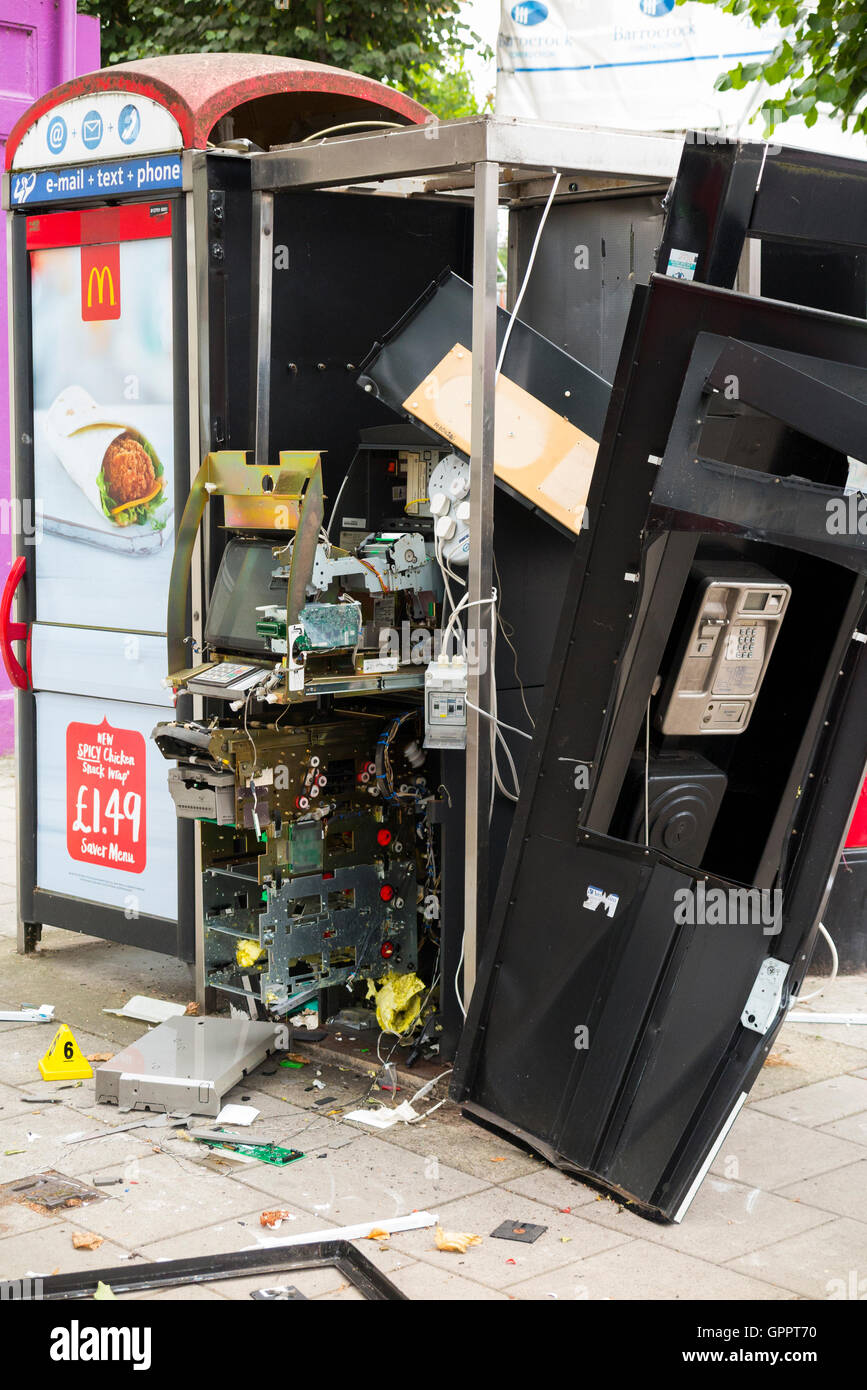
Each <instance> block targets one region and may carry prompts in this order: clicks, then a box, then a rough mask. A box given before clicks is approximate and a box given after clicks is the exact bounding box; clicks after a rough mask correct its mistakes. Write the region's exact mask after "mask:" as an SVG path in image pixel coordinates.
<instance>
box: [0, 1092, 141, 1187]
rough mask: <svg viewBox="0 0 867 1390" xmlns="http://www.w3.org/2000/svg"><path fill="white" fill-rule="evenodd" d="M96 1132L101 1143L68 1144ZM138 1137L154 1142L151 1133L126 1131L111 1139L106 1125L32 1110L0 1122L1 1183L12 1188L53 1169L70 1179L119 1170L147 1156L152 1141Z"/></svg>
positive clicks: (54, 1109)
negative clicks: (21, 1180)
mask: <svg viewBox="0 0 867 1390" xmlns="http://www.w3.org/2000/svg"><path fill="white" fill-rule="evenodd" d="M100 1129H102V1130H103V1131H104V1135H105V1137H102V1138H99V1139H93V1140H85V1141H82V1142H81V1143H73V1142H70V1138H71V1136H72V1135H73V1134H79V1133H90V1132H95V1131H97V1130H100ZM143 1134H147V1135H149V1136H153V1134H154V1131H153V1130H143V1131H138V1130H131V1131H128V1132H126V1133H121V1134H117V1135H112V1133H111V1127H110V1126H109V1125H101V1124H100V1123H99V1121H98V1120H95V1119H93V1118H91V1117H89V1116H83V1115H82V1114H80V1113H79V1112H78V1111H75V1110H67V1108H66V1107H65V1106H61V1105H51V1106H47V1107H46V1108H45V1109H44V1110H39V1108H38V1107H37V1106H33V1107H30V1109H29V1110H28V1111H26V1112H25V1113H23V1114H18V1115H11V1116H10V1117H9V1118H8V1119H3V1118H2V1116H0V1154H2V1163H0V1173H2V1175H3V1177H2V1180H3V1181H4V1182H12V1181H13V1180H14V1179H15V1178H23V1177H26V1176H27V1175H28V1174H29V1173H38V1172H41V1171H42V1170H43V1169H45V1168H56V1169H58V1171H59V1172H61V1173H65V1174H67V1175H68V1176H69V1177H79V1176H86V1175H87V1174H89V1173H90V1172H91V1171H92V1172H98V1171H100V1170H101V1169H102V1168H105V1167H107V1166H109V1165H116V1166H117V1167H118V1169H119V1170H122V1169H123V1168H124V1167H125V1166H126V1165H127V1164H129V1163H130V1162H131V1161H132V1160H133V1159H135V1158H138V1157H142V1156H144V1155H146V1154H149V1153H150V1152H151V1151H152V1145H153V1143H154V1142H155V1140H153V1139H152V1138H151V1139H150V1142H148V1140H146V1139H143V1138H142V1135H143Z"/></svg>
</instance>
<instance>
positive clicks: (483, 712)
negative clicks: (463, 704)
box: [467, 700, 533, 739]
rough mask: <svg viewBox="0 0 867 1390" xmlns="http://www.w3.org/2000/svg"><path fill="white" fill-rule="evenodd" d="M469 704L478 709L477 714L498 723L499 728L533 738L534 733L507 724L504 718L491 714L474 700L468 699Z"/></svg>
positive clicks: (471, 707)
mask: <svg viewBox="0 0 867 1390" xmlns="http://www.w3.org/2000/svg"><path fill="white" fill-rule="evenodd" d="M467 704H468V705H469V707H470V709H474V710H475V711H476V714H480V715H481V716H482V718H483V719H490V720H492V721H493V723H494V724H496V725H497V728H499V729H508V730H509V733H510V734H520V735H521V738H530V739H531V738H532V737H533V735H532V734H528V733H527V732H526V731H525V730H524V729H516V728H515V726H514V724H507V723H506V721H505V720H504V719H498V718H497V717H496V715H493V714H489V713H488V711H487V710H486V709H479V706H478V705H474V704H473V702H472V700H467Z"/></svg>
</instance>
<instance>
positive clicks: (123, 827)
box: [66, 719, 147, 874]
mask: <svg viewBox="0 0 867 1390" xmlns="http://www.w3.org/2000/svg"><path fill="white" fill-rule="evenodd" d="M145 760H146V745H145V741H144V738H143V737H142V735H141V734H140V733H139V732H138V731H137V730H136V729H114V728H112V726H111V725H110V724H109V722H108V720H107V719H103V721H102V723H101V724H69V725H68V727H67V730H66V848H67V850H68V851H69V855H70V858H72V859H77V860H79V861H80V862H82V863H85V864H96V865H99V866H101V867H103V868H112V869H123V870H125V871H126V872H127V873H130V874H140V873H141V872H142V870H143V869H144V868H145V865H146V863H147V825H146V809H147V808H146V802H147V790H146V771H145Z"/></svg>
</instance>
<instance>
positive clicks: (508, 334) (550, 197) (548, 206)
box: [494, 174, 560, 382]
mask: <svg viewBox="0 0 867 1390" xmlns="http://www.w3.org/2000/svg"><path fill="white" fill-rule="evenodd" d="M559 186H560V175H559V174H555V176H554V182H553V184H552V185H551V192H550V193H549V194H548V201H547V203H546V204H545V211H544V212H543V213H542V216H541V218H540V220H539V226H538V228H537V229H536V236H535V239H534V241H533V249H532V250H531V252H530V259H529V260H528V262H527V269H526V270H525V271H524V279H523V283H522V284H521V288H520V290H519V291H518V298H517V299H516V300H515V305H514V308H513V309H512V313H511V317H510V318H509V322H508V324H507V325H506V331H505V333H504V334H503V343H502V347H501V348H500V355H499V357H498V358H497V366H496V370H495V372H494V381H495V382H496V380H497V378H498V377H499V375H500V370H501V368H502V365H503V358H504V357H505V355H506V348H507V347H508V346H509V339H510V338H511V336H512V328H513V327H514V323H515V319H516V318H517V317H518V310H519V309H520V307H521V300H522V299H523V298H524V291H525V290H526V288H527V285H528V283H529V280H530V272H531V271H532V269H533V262H534V261H535V259H536V252H537V251H538V249H539V242H540V241H541V240H542V233H543V231H544V230H545V223H546V222H547V221H548V213H549V212H550V211H551V204H552V203H553V201H554V195H555V194H556V192H557V189H558V188H559Z"/></svg>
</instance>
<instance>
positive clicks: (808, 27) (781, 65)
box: [679, 0, 867, 132]
mask: <svg viewBox="0 0 867 1390" xmlns="http://www.w3.org/2000/svg"><path fill="white" fill-rule="evenodd" d="M683 2H684V0H679V3H681V4H682V3H683ZM701 3H703V4H718V5H720V6H721V8H722V9H723V10H724V11H725V12H726V13H727V14H733V15H747V16H748V17H749V18H750V19H751V20H752V21H753V23H754V24H756V25H758V26H759V28H761V26H762V25H764V24H767V23H768V21H769V20H775V21H776V22H777V23H778V24H779V26H780V28H781V29H782V30H783V38H782V40H781V41H780V42H779V43H778V44H777V46H776V48H775V49H774V51H773V53H771V55H770V57H768V58H766V59H764V61H763V62H758V63H738V65H737V67H736V68H732V70H731V71H730V72H727V73H725V74H723V76H722V77H719V78H717V82H716V86H717V89H718V90H719V91H721V92H725V91H729V90H731V89H734V90H736V91H740V90H741V89H742V88H744V87H746V86H748V85H749V84H750V83H751V82H757V81H763V82H766V83H767V84H768V86H769V87H772V88H778V89H779V91H777V92H773V93H772V94H771V95H770V96H769V97H768V98H767V100H765V101H763V102H762V104H761V107H760V110H761V111H763V112H764V113H765V118H766V124H767V126H768V129H769V130H773V128H774V124H775V121H776V120H783V121H785V120H788V118H789V117H790V116H803V118H804V122H805V124H806V125H808V126H811V125H815V123H816V121H817V119H818V117H819V113H820V108H821V109H823V110H830V111H832V112H833V113H834V114H835V115H837V116H839V117H841V119H842V123H843V129H844V130H848V129H850V128H851V129H852V130H853V131H855V132H858V131H864V130H867V0H810V2H809V3H806V4H803V3H795V0H701Z"/></svg>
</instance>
